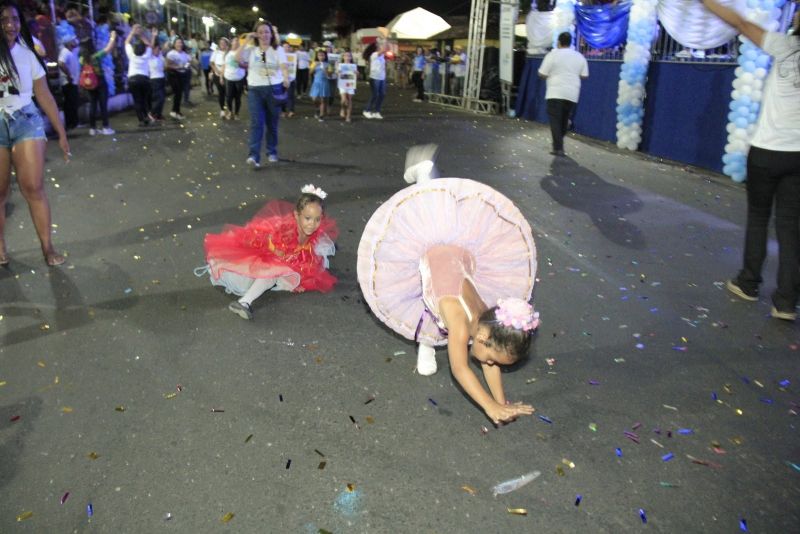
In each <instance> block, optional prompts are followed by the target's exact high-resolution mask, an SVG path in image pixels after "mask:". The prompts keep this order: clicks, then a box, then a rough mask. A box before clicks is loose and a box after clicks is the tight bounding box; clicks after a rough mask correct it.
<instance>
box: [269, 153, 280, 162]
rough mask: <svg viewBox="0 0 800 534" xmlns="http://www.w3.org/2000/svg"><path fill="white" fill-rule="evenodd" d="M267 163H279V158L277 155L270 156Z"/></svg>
mask: <svg viewBox="0 0 800 534" xmlns="http://www.w3.org/2000/svg"><path fill="white" fill-rule="evenodd" d="M267 161H269V162H270V163H278V156H276V155H275V154H270V155H269V157H268V158H267Z"/></svg>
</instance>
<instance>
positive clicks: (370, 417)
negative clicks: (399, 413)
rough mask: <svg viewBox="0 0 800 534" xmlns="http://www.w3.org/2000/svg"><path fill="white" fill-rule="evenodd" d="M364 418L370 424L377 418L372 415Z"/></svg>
mask: <svg viewBox="0 0 800 534" xmlns="http://www.w3.org/2000/svg"><path fill="white" fill-rule="evenodd" d="M364 419H366V420H367V424H369V425H371V424H372V423H374V422H375V419H374V418H373V417H372V416H370V415H368V416H366V417H365V418H364Z"/></svg>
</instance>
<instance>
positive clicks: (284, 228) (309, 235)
mask: <svg viewBox="0 0 800 534" xmlns="http://www.w3.org/2000/svg"><path fill="white" fill-rule="evenodd" d="M301 193H302V194H301V195H300V198H299V199H298V200H297V203H296V204H295V205H294V206H292V205H291V204H290V203H289V202H284V201H279V200H273V201H270V202H268V203H267V204H266V205H265V206H264V207H263V208H262V209H261V211H259V212H258V213H257V214H256V216H255V217H253V218H252V219H251V220H250V222H248V223H247V224H246V225H245V226H243V227H242V226H233V225H227V226H225V227H224V228H223V230H222V233H220V234H207V235H206V238H205V243H204V245H205V251H206V262H208V266H207V267H206V268H205V269H204V270H202V272H200V273H197V274H199V275H202V274H204V272H205V271H206V270H207V271H210V273H211V283H212V284H214V285H219V286H223V287H224V288H225V291H226V292H227V293H233V294H235V295H239V296H240V298H239V300H236V301H233V302H231V303H230V305H229V306H228V309H229V310H231V311H232V312H233V313H235V314H237V315H239V316H240V317H241V318H242V319H252V318H253V310H252V304H253V301H254V300H255V299H257V298H258V297H260V296H261V295H262V294H263V293H264V292H265V291H267V290H268V289H272V290H282V291H294V292H296V293H302V292H303V291H322V292H323V293H327V292H328V291H331V290H332V289H333V286H334V284H336V277H335V276H333V275H332V274H330V273H329V272H328V271H327V268H328V265H329V264H328V256H333V254H334V253H335V250H336V248H335V246H334V243H333V240H334V239H336V236H337V235H338V233H339V232H338V229H337V228H336V221H334V220H333V219H330V218H328V217H326V216H325V214H324V211H325V205H324V203H323V200H324V199H325V197H326V196H327V194H326V193H325V191H323V190H322V189H320V188H319V187H315V186H314V185H313V184H309V185H306V186H304V187H303V189H302V190H301Z"/></svg>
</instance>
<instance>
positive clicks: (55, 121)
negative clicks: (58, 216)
mask: <svg viewBox="0 0 800 534" xmlns="http://www.w3.org/2000/svg"><path fill="white" fill-rule="evenodd" d="M0 26H2V30H3V38H0V108H2V110H3V111H2V113H0V265H8V263H9V259H8V255H7V253H6V246H5V238H4V235H5V234H4V230H5V223H6V199H7V198H8V195H9V192H10V190H11V166H12V165H13V166H14V169H15V171H16V175H17V183H18V184H19V189H20V192H21V193H22V196H23V197H24V198H25V201H26V202H27V203H28V209H29V210H30V213H31V218H32V219H33V225H34V227H35V228H36V233H37V234H38V236H39V242H40V244H41V247H42V254H43V255H44V260H45V262H46V263H47V265H50V266H54V265H60V264H62V263H64V256H62V255H61V254H59V253H58V252H56V250H55V248H54V247H53V242H52V241H51V236H50V204H49V202H48V200H47V194H46V192H45V189H44V154H45V147H46V144H47V137H46V136H45V131H44V121H43V120H42V116H41V114H40V113H39V109H37V107H36V105H35V104H34V103H33V97H34V96H35V97H36V101H37V102H38V103H39V106H40V107H41V109H42V111H44V114H45V115H47V118H48V120H49V121H50V124H51V125H52V126H53V129H54V130H55V131H56V133H57V134H58V145H59V146H60V147H61V151H62V152H63V153H64V159H65V160H67V161H68V160H69V156H70V153H69V143H68V142H67V134H66V132H65V131H64V126H63V125H62V124H61V118H60V117H59V115H58V108H57V107H56V102H55V100H54V99H53V95H52V94H50V89H49V88H48V86H47V76H46V70H45V67H44V64H43V63H42V59H41V58H40V57H39V56H38V55H37V54H36V53H35V52H34V51H33V49H34V44H33V38H32V36H31V33H30V30H29V29H28V24H27V22H26V21H25V18H24V16H23V13H22V10H21V9H20V8H19V7H18V6H17V4H15V3H14V2H11V1H9V0H1V1H0Z"/></svg>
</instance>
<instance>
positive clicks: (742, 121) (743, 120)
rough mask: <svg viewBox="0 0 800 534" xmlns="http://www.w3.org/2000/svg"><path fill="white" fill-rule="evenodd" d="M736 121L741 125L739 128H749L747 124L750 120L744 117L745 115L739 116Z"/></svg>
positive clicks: (738, 125)
mask: <svg viewBox="0 0 800 534" xmlns="http://www.w3.org/2000/svg"><path fill="white" fill-rule="evenodd" d="M734 123H735V124H736V126H737V127H739V128H742V129H744V128H747V125H748V124H749V122H748V121H747V119H746V118H744V117H738V118H737V119H736V120H735V121H734Z"/></svg>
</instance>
